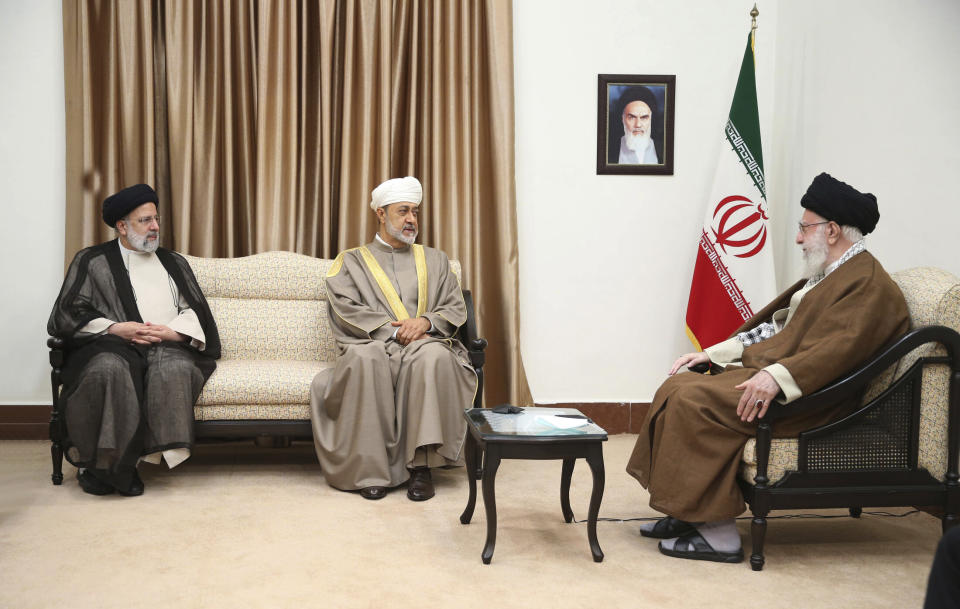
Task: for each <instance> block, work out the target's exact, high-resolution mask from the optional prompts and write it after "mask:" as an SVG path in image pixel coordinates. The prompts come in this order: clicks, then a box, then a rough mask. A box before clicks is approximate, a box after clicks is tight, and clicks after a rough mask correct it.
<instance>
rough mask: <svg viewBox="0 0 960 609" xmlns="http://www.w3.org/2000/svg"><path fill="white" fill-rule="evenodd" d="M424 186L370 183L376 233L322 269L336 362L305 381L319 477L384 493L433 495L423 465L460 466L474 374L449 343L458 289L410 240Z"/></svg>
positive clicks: (446, 267)
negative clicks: (402, 488) (308, 384)
mask: <svg viewBox="0 0 960 609" xmlns="http://www.w3.org/2000/svg"><path fill="white" fill-rule="evenodd" d="M422 198H423V189H422V187H421V186H420V182H419V180H417V179H416V178H412V177H406V178H396V179H393V180H387V181H386V182H384V183H383V184H381V185H379V186H377V187H376V188H375V189H374V190H373V197H372V200H371V201H370V207H371V208H373V211H374V213H376V214H377V219H378V220H379V230H378V231H377V234H376V236H375V237H374V239H373V241H371V242H370V243H368V244H367V245H364V246H361V247H356V248H352V249H348V250H346V251H344V252H341V253H340V255H339V256H337V258H336V260H335V261H334V262H333V265H332V266H331V267H330V270H329V271H328V272H327V282H326V287H327V299H328V303H329V307H328V314H329V316H330V324H331V326H332V328H333V332H334V335H335V336H336V338H337V345H338V348H339V357H338V358H337V363H336V365H335V367H334V368H332V369H327V370H324V371H322V372H320V373H319V374H317V376H316V377H315V378H314V379H313V384H312V385H311V388H310V408H311V417H312V421H313V438H314V445H315V446H316V449H317V457H318V459H319V460H320V466H321V468H322V470H323V474H324V477H325V478H326V480H327V483H329V484H330V485H331V486H333V487H335V488H338V489H341V490H358V489H359V491H360V494H361V495H362V496H363V497H364V498H366V499H381V498H383V497H384V496H385V495H386V493H387V490H388V489H389V488H391V487H395V486H399V485H401V484H403V483H404V482H406V481H407V480H408V479H409V480H410V484H409V486H408V487H407V497H408V498H409V499H411V500H412V501H425V500H427V499H430V498H431V497H433V495H434V486H433V481H432V478H431V475H430V468H432V467H442V466H451V465H460V464H461V463H462V459H461V454H460V453H461V448H462V446H463V440H464V434H465V432H466V425H465V423H464V419H463V410H464V409H465V408H468V407H469V406H470V404H471V403H472V402H473V398H474V395H475V394H476V391H477V376H476V373H475V372H474V371H473V368H472V367H471V366H470V364H469V360H468V359H467V351H466V349H465V348H464V346H463V345H462V344H460V341H458V340H457V338H456V333H457V329H458V328H459V327H460V326H461V325H462V324H463V323H464V322H465V321H466V318H467V312H466V306H465V305H464V302H463V294H462V293H461V291H460V285H459V283H458V282H457V278H456V276H455V275H454V274H453V273H452V272H451V271H450V262H449V260H448V259H447V256H446V254H444V253H443V252H441V251H440V250H436V249H433V248H431V247H424V246H422V245H418V244H416V243H415V241H416V238H417V233H418V230H419V212H420V202H421V200H422Z"/></svg>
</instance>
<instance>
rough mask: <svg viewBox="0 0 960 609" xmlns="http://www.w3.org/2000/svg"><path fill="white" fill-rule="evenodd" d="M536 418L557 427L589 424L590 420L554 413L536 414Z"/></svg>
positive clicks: (568, 427) (564, 427)
mask: <svg viewBox="0 0 960 609" xmlns="http://www.w3.org/2000/svg"><path fill="white" fill-rule="evenodd" d="M537 420H538V421H540V422H542V423H544V424H546V425H549V426H551V427H556V428H557V429H573V428H574V427H583V426H584V425H589V424H590V421H589V420H587V419H572V418H570V417H560V416H556V415H542V414H541V415H537Z"/></svg>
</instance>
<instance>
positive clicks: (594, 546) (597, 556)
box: [587, 442, 606, 562]
mask: <svg viewBox="0 0 960 609" xmlns="http://www.w3.org/2000/svg"><path fill="white" fill-rule="evenodd" d="M587 464H588V465H590V471H591V472H593V491H592V492H591V493H590V510H589V512H587V540H588V541H589V542H590V552H591V553H592V554H593V561H594V562H601V561H602V560H603V550H601V549H600V542H598V541H597V517H598V516H599V515H600V501H601V500H602V499H603V486H604V483H605V481H606V474H605V472H604V469H603V448H602V447H601V446H600V443H599V442H597V443H596V444H595V445H594V446H591V447H590V449H589V451H588V452H587Z"/></svg>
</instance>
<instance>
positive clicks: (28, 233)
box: [0, 0, 64, 405]
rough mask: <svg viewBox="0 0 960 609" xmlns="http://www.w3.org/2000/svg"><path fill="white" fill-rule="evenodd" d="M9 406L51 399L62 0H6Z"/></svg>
mask: <svg viewBox="0 0 960 609" xmlns="http://www.w3.org/2000/svg"><path fill="white" fill-rule="evenodd" d="M0 83H3V84H2V87H3V94H2V95H0V133H2V134H3V135H2V137H0V197H2V198H0V201H2V203H0V218H2V220H0V278H2V282H3V283H2V285H3V288H2V289H3V295H4V297H3V299H2V300H0V318H2V319H3V320H4V324H3V325H4V332H3V343H2V344H3V347H2V348H0V404H22V405H26V404H49V403H50V380H49V379H50V365H49V364H48V363H47V353H48V351H47V348H46V345H45V343H46V339H47V331H46V327H47V316H48V315H49V314H50V307H51V306H52V305H53V301H54V299H55V298H56V295H57V290H58V289H59V287H60V282H61V280H62V279H63V209H64V101H63V30H62V19H61V5H60V2H59V1H58V0H38V1H35V2H23V1H22V0H0Z"/></svg>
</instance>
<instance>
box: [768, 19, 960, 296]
mask: <svg viewBox="0 0 960 609" xmlns="http://www.w3.org/2000/svg"><path fill="white" fill-rule="evenodd" d="M778 17H779V26H778V30H777V33H778V37H777V83H776V105H775V108H774V116H775V123H774V140H773V144H774V146H772V147H768V151H771V152H772V157H773V160H774V169H775V171H776V174H777V176H778V177H779V179H777V180H776V181H775V182H774V183H773V187H772V196H774V197H777V198H779V199H781V200H785V201H788V202H789V204H790V205H791V206H792V208H791V209H794V208H796V206H797V205H798V201H799V197H800V195H802V194H803V192H804V191H805V190H806V187H807V185H808V184H809V183H810V179H811V178H812V177H813V176H814V175H816V174H818V173H820V172H821V171H826V172H828V173H830V174H831V175H833V176H834V177H836V178H839V179H841V180H844V181H846V182H848V183H850V184H852V185H853V186H855V187H857V188H859V189H860V190H864V191H869V192H872V193H874V194H876V195H877V204H878V205H879V207H880V222H879V224H878V225H877V230H876V231H875V232H874V233H872V234H871V235H869V236H868V237H867V247H868V248H869V249H870V250H871V251H872V252H873V253H874V254H875V255H876V256H877V258H879V259H880V261H881V262H882V263H883V264H884V266H885V267H886V268H887V269H888V270H890V271H895V270H898V269H904V268H909V267H913V266H938V267H941V268H944V269H947V270H949V271H950V272H952V273H953V274H955V275H958V276H960V255H958V248H957V242H958V238H957V231H958V230H960V194H958V193H960V169H958V168H960V111H958V110H960V101H958V100H960V2H957V0H923V1H921V2H901V1H899V0H846V1H845V2H842V3H841V2H835V1H834V0H805V1H804V2H802V3H801V2H791V3H781V5H780V13H779V15H778ZM797 215H798V213H793V215H792V216H790V217H788V218H787V220H790V222H788V223H787V224H786V226H785V227H783V228H784V230H785V232H784V231H782V232H781V234H780V236H781V239H780V240H779V244H780V246H781V248H780V249H781V250H782V251H781V252H780V254H781V255H780V256H779V265H778V269H777V271H778V275H779V276H778V279H779V281H780V285H781V286H782V285H785V284H786V283H788V282H789V280H788V278H787V275H788V273H787V272H786V271H788V270H789V269H791V268H796V266H797V264H798V262H799V252H798V251H797V249H796V248H795V247H792V246H791V245H790V243H789V241H791V240H792V238H793V236H794V234H795V231H796V226H795V221H796V220H797V218H796V217H794V216H797Z"/></svg>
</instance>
